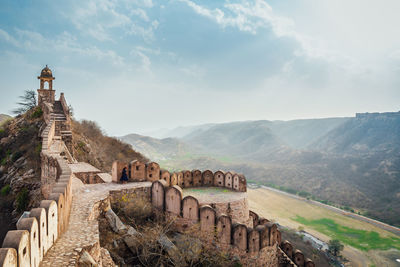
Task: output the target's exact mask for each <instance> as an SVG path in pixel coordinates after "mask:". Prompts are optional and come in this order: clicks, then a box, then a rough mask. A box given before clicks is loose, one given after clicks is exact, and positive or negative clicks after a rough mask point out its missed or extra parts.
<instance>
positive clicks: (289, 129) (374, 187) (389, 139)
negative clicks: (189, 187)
mask: <svg viewBox="0 0 400 267" xmlns="http://www.w3.org/2000/svg"><path fill="white" fill-rule="evenodd" d="M179 129H182V133H179ZM169 132H170V134H171V135H174V136H175V137H168V138H163V139H157V138H152V137H145V136H141V135H136V134H130V135H126V136H123V137H121V139H122V140H123V141H125V142H127V143H129V144H131V145H132V146H133V148H134V149H135V150H137V151H140V152H142V153H143V154H144V155H146V156H147V157H149V158H150V159H152V160H157V161H160V163H161V164H162V165H163V167H165V168H169V169H172V170H174V169H192V168H203V169H205V168H210V169H213V170H217V169H225V170H234V171H237V172H242V173H244V174H245V175H246V177H247V179H248V180H250V181H253V182H259V183H263V184H268V185H274V186H278V187H282V188H286V189H290V190H293V192H306V193H307V194H310V195H312V196H315V197H316V198H318V199H322V200H324V201H330V202H332V203H335V204H337V205H340V206H346V207H351V209H354V210H356V211H357V212H361V213H363V214H366V215H368V216H370V217H374V218H377V219H380V220H383V221H385V222H388V223H391V224H394V225H397V226H399V225H400V217H399V216H398V214H400V112H393V113H364V114H357V116H355V117H347V118H327V119H306V120H293V121H266V120H263V121H243V122H232V123H222V124H205V125H198V126H192V127H183V128H177V129H174V130H171V131H169Z"/></svg>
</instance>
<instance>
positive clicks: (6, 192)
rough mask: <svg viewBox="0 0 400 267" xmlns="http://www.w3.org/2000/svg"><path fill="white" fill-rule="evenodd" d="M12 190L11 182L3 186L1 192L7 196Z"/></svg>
mask: <svg viewBox="0 0 400 267" xmlns="http://www.w3.org/2000/svg"><path fill="white" fill-rule="evenodd" d="M10 191H11V187H10V185H9V184H7V185H5V186H3V188H1V190H0V194H1V195H2V196H7V195H8V194H9V193H10Z"/></svg>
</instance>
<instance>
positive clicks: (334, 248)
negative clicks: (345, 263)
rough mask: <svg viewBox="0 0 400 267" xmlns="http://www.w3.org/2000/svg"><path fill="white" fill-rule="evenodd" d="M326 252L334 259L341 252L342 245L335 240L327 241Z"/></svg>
mask: <svg viewBox="0 0 400 267" xmlns="http://www.w3.org/2000/svg"><path fill="white" fill-rule="evenodd" d="M328 250H329V252H330V253H331V254H333V255H334V256H335V257H336V256H339V255H340V251H342V250H343V244H342V243H341V242H340V241H339V240H337V239H333V240H329V242H328Z"/></svg>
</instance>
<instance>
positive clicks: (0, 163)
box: [0, 157, 8, 166]
mask: <svg viewBox="0 0 400 267" xmlns="http://www.w3.org/2000/svg"><path fill="white" fill-rule="evenodd" d="M7 161H8V157H5V158H3V159H2V160H1V161H0V165H1V166H4V165H6V164H7Z"/></svg>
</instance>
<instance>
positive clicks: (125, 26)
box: [64, 0, 158, 41]
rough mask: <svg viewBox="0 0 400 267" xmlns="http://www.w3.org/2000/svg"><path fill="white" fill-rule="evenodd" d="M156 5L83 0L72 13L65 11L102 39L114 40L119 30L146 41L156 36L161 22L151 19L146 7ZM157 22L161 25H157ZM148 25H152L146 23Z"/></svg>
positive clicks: (82, 26) (86, 32) (80, 25)
mask: <svg viewBox="0 0 400 267" xmlns="http://www.w3.org/2000/svg"><path fill="white" fill-rule="evenodd" d="M138 6H139V7H143V8H151V7H153V2H152V1H122V2H117V1H112V0H88V1H83V2H82V1H79V2H76V4H75V5H74V6H73V8H72V10H70V12H64V15H65V16H66V17H71V21H72V23H73V24H74V25H75V27H76V28H77V29H79V30H80V31H82V32H83V33H84V34H87V35H89V36H91V37H93V38H95V39H97V40H99V41H114V39H115V35H114V34H113V32H114V31H115V29H120V30H122V31H123V32H125V33H128V34H137V35H140V36H142V37H143V38H144V39H146V40H152V39H154V32H153V31H154V30H155V29H157V26H158V21H154V20H153V21H151V19H150V18H149V16H148V15H147V12H146V11H145V10H144V9H143V8H138ZM155 23H157V25H156V24H155ZM144 24H148V25H144Z"/></svg>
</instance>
